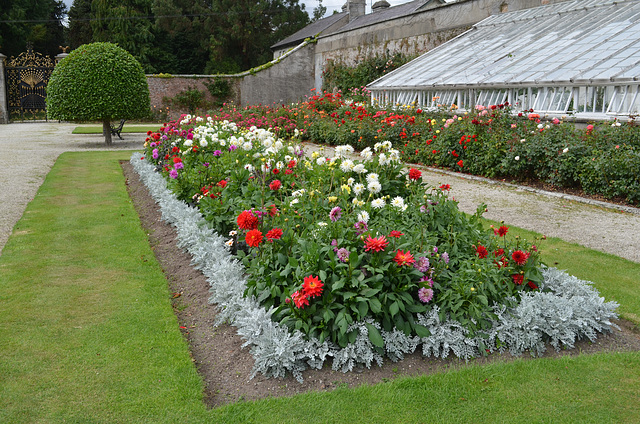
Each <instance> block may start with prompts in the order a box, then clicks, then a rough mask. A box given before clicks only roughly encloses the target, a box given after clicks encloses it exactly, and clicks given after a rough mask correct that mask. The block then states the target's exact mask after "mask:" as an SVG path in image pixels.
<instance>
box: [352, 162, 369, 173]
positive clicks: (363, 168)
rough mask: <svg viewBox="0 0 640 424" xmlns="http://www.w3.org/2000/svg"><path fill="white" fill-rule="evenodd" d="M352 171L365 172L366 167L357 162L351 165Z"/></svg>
mask: <svg viewBox="0 0 640 424" xmlns="http://www.w3.org/2000/svg"><path fill="white" fill-rule="evenodd" d="M353 172H355V173H356V174H364V173H366V172H367V169H366V168H365V167H364V165H363V164H361V163H359V164H357V165H355V166H354V167H353Z"/></svg>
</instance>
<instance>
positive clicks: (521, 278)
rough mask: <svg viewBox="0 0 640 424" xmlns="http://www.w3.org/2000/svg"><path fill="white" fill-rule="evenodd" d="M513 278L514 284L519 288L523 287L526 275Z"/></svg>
mask: <svg viewBox="0 0 640 424" xmlns="http://www.w3.org/2000/svg"><path fill="white" fill-rule="evenodd" d="M511 278H513V282H514V283H516V284H517V285H519V286H520V285H522V282H523V281H524V275H521V274H514V275H512V276H511Z"/></svg>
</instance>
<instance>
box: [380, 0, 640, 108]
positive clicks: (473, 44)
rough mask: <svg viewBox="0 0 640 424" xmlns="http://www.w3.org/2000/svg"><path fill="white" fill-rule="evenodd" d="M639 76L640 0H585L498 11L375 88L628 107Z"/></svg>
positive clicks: (633, 103)
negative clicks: (543, 93)
mask: <svg viewBox="0 0 640 424" xmlns="http://www.w3.org/2000/svg"><path fill="white" fill-rule="evenodd" d="M639 84H640V1H637V0H633V1H630V0H628V1H621V0H617V1H613V0H610V1H607V0H579V1H572V2H563V3H558V4H553V5H548V6H542V7H538V8H534V9H526V10H522V11H517V12H511V13H504V14H500V15H495V16H491V17H489V18H487V19H485V20H483V21H481V22H480V23H478V24H476V25H475V26H474V27H473V28H472V29H471V30H469V31H467V32H465V33H464V34H462V35H460V36H458V37H456V38H454V39H452V40H450V41H448V42H446V43H444V44H442V45H441V46H439V47H437V48H435V49H433V50H431V51H429V52H427V53H425V54H424V55H422V56H420V57H419V58H417V59H415V60H414V61H412V62H410V63H408V64H406V65H405V66H403V67H401V68H399V69H397V70H395V71H393V72H391V73H389V74H388V75H386V76H384V77H382V78H380V79H378V80H376V81H374V82H373V83H372V84H370V85H369V88H370V89H371V90H372V91H373V93H374V98H375V99H376V100H378V101H380V102H384V101H385V100H386V101H387V102H389V101H390V100H391V101H394V102H396V103H397V102H398V101H399V100H403V101H406V100H409V101H412V102H416V101H418V102H420V103H423V104H426V103H429V100H430V98H429V95H430V94H440V93H441V94H442V95H444V96H445V97H447V96H449V97H448V98H449V99H450V100H454V101H457V102H458V103H459V104H464V103H467V104H466V106H471V105H472V104H471V103H472V102H473V101H475V102H476V104H482V103H487V102H488V101H494V100H497V101H507V100H508V99H511V100H512V101H513V100H517V99H518V98H519V99H520V100H522V101H523V103H526V104H523V107H524V108H527V106H533V104H534V103H535V102H536V101H537V105H538V109H541V110H549V111H557V112H567V111H572V110H573V111H578V112H591V113H609V114H611V113H614V114H628V113H632V112H637V109H638V103H640V98H639V97H638V85H639ZM579 87H582V92H581V91H580V89H579ZM598 87H600V90H599V91H598V89H597V88H598ZM603 87H606V88H603ZM527 89H528V90H527ZM425 90H431V91H429V92H428V93H427V92H426V91H425ZM433 90H436V91H437V92H436V91H433ZM456 90H457V92H456ZM465 90H466V91H465ZM469 90H473V91H469ZM509 90H511V91H509ZM513 90H516V91H513ZM517 90H520V91H519V92H517ZM532 90H533V91H532ZM589 90H590V91H589ZM603 90H604V92H602V91H603ZM542 91H544V92H545V95H544V100H543V99H542V97H543V96H542ZM490 92H491V93H490ZM482 93H484V97H483V94H482ZM496 93H498V94H496ZM499 93H501V94H499ZM525 94H528V98H527V99H524V98H523V97H522V96H525V97H527V96H526V95H525ZM623 97H624V99H623ZM616 99H617V100H616ZM441 101H442V99H441ZM581 102H582V106H580V107H579V105H580V104H581Z"/></svg>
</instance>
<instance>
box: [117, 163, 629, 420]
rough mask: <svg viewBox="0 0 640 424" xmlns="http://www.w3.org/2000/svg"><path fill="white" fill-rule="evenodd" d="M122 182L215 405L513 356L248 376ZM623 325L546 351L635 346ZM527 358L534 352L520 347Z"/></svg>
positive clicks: (152, 219)
mask: <svg viewBox="0 0 640 424" xmlns="http://www.w3.org/2000/svg"><path fill="white" fill-rule="evenodd" d="M122 167H123V171H124V175H125V178H126V184H127V188H128V190H129V194H130V196H131V199H132V201H133V204H134V206H135V208H136V210H137V212H138V214H139V215H140V220H141V223H142V227H143V228H144V229H145V231H146V233H147V234H148V236H149V243H150V245H151V247H152V249H153V250H154V252H155V255H156V258H157V260H158V262H159V263H160V266H161V267H162V269H163V271H164V273H165V275H166V277H167V283H168V291H167V296H169V297H171V301H172V304H173V308H174V311H175V314H176V317H177V322H178V325H179V326H180V329H181V331H182V333H183V335H184V337H185V340H186V341H187V343H188V344H189V346H190V349H191V354H192V357H193V361H194V362H195V364H196V367H197V369H198V371H199V373H200V374H201V375H202V378H203V380H204V384H205V402H206V404H207V405H208V406H209V407H212V408H213V407H217V406H221V405H224V404H229V403H234V402H238V401H241V400H255V399H262V398H268V397H280V396H291V395H295V394H297V393H303V392H308V391H329V390H332V389H335V388H337V387H355V386H359V385H363V384H376V383H380V382H384V381H389V380H391V379H394V378H398V377H401V376H418V375H429V374H433V373H439V372H445V371H447V370H449V369H456V368H460V367H465V366H468V365H471V364H486V363H490V362H495V361H510V360H514V359H515V358H514V357H512V356H511V355H509V354H492V355H490V356H488V357H485V358H478V359H475V360H472V361H469V362H468V363H467V362H465V361H463V360H459V359H457V358H448V359H438V358H432V357H429V358H425V357H423V356H422V355H421V352H420V348H418V351H417V352H416V353H414V354H412V355H408V356H406V357H405V359H404V360H402V361H400V362H397V363H394V362H391V361H390V360H388V359H386V360H385V364H384V365H383V366H382V367H378V366H377V365H373V366H372V368H371V369H360V370H356V371H354V372H351V373H346V374H345V373H342V372H339V371H332V370H331V365H330V363H327V364H325V367H324V368H323V369H321V370H307V371H305V372H304V373H303V377H304V383H299V382H297V381H296V380H295V379H294V378H293V377H292V376H288V377H286V378H284V379H267V378H265V377H264V376H262V375H257V376H256V377H255V378H253V379H251V378H250V377H251V374H252V369H253V363H254V361H253V356H252V355H251V353H250V349H249V348H244V349H243V348H241V346H242V343H243V340H242V339H241V338H240V336H238V335H237V334H236V331H235V328H234V327H231V326H229V325H222V326H219V327H214V326H213V322H214V319H215V315H216V311H215V307H214V306H213V305H211V304H209V301H208V299H209V283H208V282H207V280H206V278H205V277H204V275H203V274H202V273H201V272H200V271H198V270H196V269H194V268H193V267H192V266H191V257H190V256H189V254H187V253H185V252H183V251H182V250H181V249H179V248H178V247H177V245H176V233H175V230H174V228H173V227H171V226H169V225H167V224H166V223H165V222H164V221H162V220H161V214H160V211H159V209H158V206H157V205H156V204H155V202H154V201H153V199H152V198H151V196H150V195H149V193H148V191H147V189H146V187H145V186H144V185H143V184H142V183H141V182H140V179H139V177H138V174H137V173H136V172H135V171H134V170H133V169H132V167H131V165H130V164H129V163H128V162H124V163H123V164H122ZM617 324H618V325H619V326H620V327H621V330H614V331H613V332H612V333H608V334H602V335H600V337H598V339H597V340H596V341H595V342H594V343H591V342H589V340H584V341H579V342H578V343H576V347H575V349H571V350H563V351H561V352H556V351H555V350H554V349H553V348H552V347H551V346H549V347H548V349H547V353H546V354H545V355H544V357H558V356H564V355H584V354H593V353H597V352H606V351H615V352H626V351H640V335H639V334H638V333H637V332H636V329H635V327H634V325H633V324H632V323H630V322H628V321H624V320H620V321H618V322H617ZM523 358H524V359H531V357H530V356H529V355H524V356H523Z"/></svg>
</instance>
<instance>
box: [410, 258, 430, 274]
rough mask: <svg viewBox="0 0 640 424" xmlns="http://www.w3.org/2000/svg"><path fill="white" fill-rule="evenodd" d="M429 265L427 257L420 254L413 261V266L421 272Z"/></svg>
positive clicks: (427, 268)
mask: <svg viewBox="0 0 640 424" xmlns="http://www.w3.org/2000/svg"><path fill="white" fill-rule="evenodd" d="M429 265H430V264H429V259H427V258H426V257H424V256H420V257H419V258H418V260H417V261H415V262H414V263H413V267H414V268H415V269H417V270H418V271H420V272H423V273H424V272H427V271H428V270H429Z"/></svg>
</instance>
